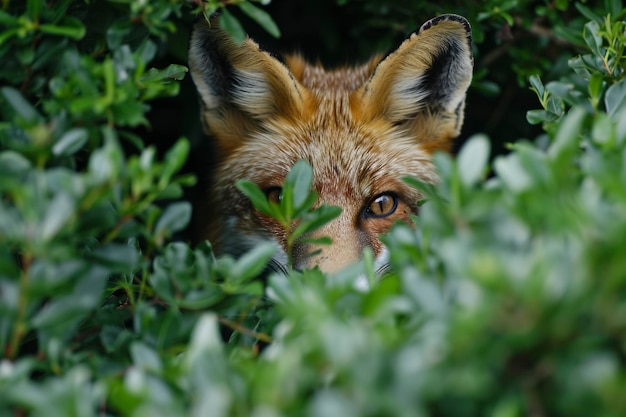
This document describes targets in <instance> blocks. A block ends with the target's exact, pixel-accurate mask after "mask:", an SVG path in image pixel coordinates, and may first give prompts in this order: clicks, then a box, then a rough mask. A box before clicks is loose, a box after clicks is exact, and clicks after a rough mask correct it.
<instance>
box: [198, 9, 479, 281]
mask: <svg viewBox="0 0 626 417" xmlns="http://www.w3.org/2000/svg"><path fill="white" fill-rule="evenodd" d="M189 63H190V69H191V74H192V77H193V80H194V82H195V84H196V87H197V89H198V92H199V95H200V98H201V107H202V110H201V117H202V121H203V126H204V130H205V133H206V134H207V136H208V137H209V138H210V140H211V141H212V145H213V146H212V147H213V149H214V152H215V153H216V155H215V156H214V159H215V161H216V162H215V164H214V165H213V166H212V167H211V168H210V169H209V171H210V172H209V176H210V180H209V181H210V186H209V187H208V189H207V190H206V192H207V196H206V200H205V205H203V206H202V207H199V208H198V210H200V211H201V213H200V215H201V216H202V217H203V219H204V220H205V221H204V222H203V226H202V230H201V231H200V233H201V234H202V238H207V239H209V240H210V241H211V242H212V243H213V245H214V247H215V248H216V250H217V251H218V252H222V253H224V252H226V253H231V254H234V255H238V254H240V253H242V252H245V251H246V250H248V249H249V248H250V247H251V246H253V245H255V244H257V243H259V242H262V241H272V242H275V243H276V245H277V247H278V248H279V251H278V252H279V255H277V256H276V257H275V262H276V264H275V265H274V267H275V268H278V269H283V268H284V267H285V265H286V262H287V259H286V258H287V257H286V255H285V253H286V252H285V250H286V241H287V239H286V236H285V231H284V230H283V229H282V228H281V227H280V225H279V224H278V223H277V222H276V221H274V220H273V219H271V218H269V217H267V216H265V215H263V214H262V213H259V212H258V211H256V210H255V209H254V208H253V206H252V205H251V203H250V202H249V201H248V199H247V198H246V197H245V196H244V195H243V194H242V193H240V192H239V191H238V190H237V189H236V187H235V183H236V182H237V181H238V180H239V179H248V180H251V181H253V182H255V183H256V184H257V185H258V186H259V187H260V188H261V189H262V190H265V191H266V193H267V194H268V197H269V198H270V199H272V198H274V199H276V198H279V196H280V187H281V184H282V183H283V182H284V179H285V177H286V175H287V173H288V172H289V170H290V168H291V167H292V166H293V165H294V164H295V162H296V161H298V160H300V159H304V160H306V161H308V162H309V163H310V164H311V166H312V167H313V173H314V182H313V188H314V189H315V190H316V191H317V193H318V195H319V202H320V203H326V204H328V205H334V206H339V207H340V208H341V209H342V213H341V215H340V216H339V217H338V218H336V219H335V220H333V221H331V222H330V223H329V224H327V225H326V226H324V227H323V228H321V229H320V230H318V231H317V232H315V235H314V236H311V237H321V236H329V237H330V238H331V239H332V244H331V245H329V246H321V247H313V245H310V244H297V245H296V246H295V247H294V248H293V262H294V267H296V268H305V267H311V266H316V265H317V266H319V267H320V268H321V269H322V270H324V271H327V272H334V271H336V270H338V269H340V268H342V267H344V266H346V265H348V264H350V263H353V262H355V261H357V260H358V259H359V258H360V256H361V253H362V251H363V250H364V248H366V247H369V248H371V250H372V251H373V253H374V254H375V256H376V257H377V261H378V263H379V265H381V266H382V265H384V264H385V258H386V250H385V248H384V246H383V244H382V243H381V241H380V239H379V236H380V235H381V234H384V233H385V232H387V231H388V230H389V228H390V227H391V225H392V224H393V223H394V222H396V221H398V220H401V221H410V215H411V214H417V208H418V207H417V203H418V201H419V200H420V194H419V192H418V191H417V190H415V189H413V188H412V187H409V186H408V185H406V184H405V183H404V182H403V181H402V178H403V177H407V176H411V177H417V178H419V179H421V180H422V181H425V182H434V181H436V180H437V174H436V172H435V170H434V168H433V164H432V163H431V157H432V154H433V152H435V151H439V150H442V151H446V150H449V147H450V146H451V142H452V140H453V139H454V138H455V137H457V136H458V135H459V133H460V129H461V125H462V122H463V109H464V103H465V95H466V91H467V89H468V87H469V85H470V82H471V78H472V64H473V59H472V53H471V29H470V25H469V23H468V21H467V20H466V19H465V18H463V17H461V16H457V15H450V14H448V15H442V16H439V17H436V18H434V19H432V20H429V21H428V22H426V23H424V24H423V25H422V27H421V28H420V29H419V30H418V31H416V32H415V33H413V34H411V35H410V37H409V38H408V39H406V40H405V41H404V42H403V43H402V44H401V45H400V46H399V47H398V49H397V50H395V51H394V52H392V53H391V54H389V55H387V56H386V57H384V56H376V57H374V58H373V59H372V60H370V61H369V62H368V63H366V64H364V65H361V66H357V67H350V68H339V69H334V70H331V71H326V70H324V69H323V68H322V67H321V66H320V65H309V64H307V63H306V62H305V61H304V60H303V59H302V58H301V57H299V56H288V57H286V58H285V59H284V60H283V61H279V60H278V59H276V58H274V57H273V56H271V55H270V54H268V53H267V52H264V51H262V50H260V49H259V46H258V45H257V44H256V43H255V42H253V41H252V40H250V39H247V40H245V41H243V42H242V43H238V42H236V41H235V40H233V39H232V38H231V37H230V36H229V35H228V34H227V33H226V32H225V31H224V30H223V29H221V28H220V27H219V26H218V24H217V19H212V20H211V21H210V22H207V21H200V22H198V23H197V24H196V27H195V28H194V31H193V34H192V38H191V44H190V50H189ZM312 253H314V255H311V254H312Z"/></svg>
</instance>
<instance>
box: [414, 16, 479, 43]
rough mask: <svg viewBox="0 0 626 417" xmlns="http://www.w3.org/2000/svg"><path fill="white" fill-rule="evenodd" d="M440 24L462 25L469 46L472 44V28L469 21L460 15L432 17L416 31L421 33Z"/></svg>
mask: <svg viewBox="0 0 626 417" xmlns="http://www.w3.org/2000/svg"><path fill="white" fill-rule="evenodd" d="M441 22H458V23H460V24H462V25H463V27H464V28H465V32H466V33H467V39H468V42H469V43H470V44H471V42H472V26H471V25H470V23H469V21H468V20H467V19H466V18H464V17H463V16H461V15H458V14H442V15H440V16H437V17H434V18H432V19H430V20H428V21H427V22H425V23H424V24H423V25H422V26H421V27H420V28H419V30H418V31H417V32H418V33H421V32H423V31H425V30H428V29H430V28H432V27H433V26H437V25H438V24H439V23H441Z"/></svg>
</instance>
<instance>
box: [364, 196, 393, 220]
mask: <svg viewBox="0 0 626 417" xmlns="http://www.w3.org/2000/svg"><path fill="white" fill-rule="evenodd" d="M397 208H398V197H397V196H396V195H395V194H393V193H383V194H379V195H377V196H376V197H374V198H373V199H372V200H371V201H370V202H369V204H368V206H367V207H366V208H365V216H366V217H374V218H380V217H387V216H390V215H392V214H393V213H394V212H395V211H396V209H397Z"/></svg>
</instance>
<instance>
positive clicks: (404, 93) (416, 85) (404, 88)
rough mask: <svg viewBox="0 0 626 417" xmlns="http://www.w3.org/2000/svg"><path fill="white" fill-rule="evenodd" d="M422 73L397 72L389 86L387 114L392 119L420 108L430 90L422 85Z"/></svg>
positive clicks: (397, 118) (407, 114) (404, 117)
mask: <svg viewBox="0 0 626 417" xmlns="http://www.w3.org/2000/svg"><path fill="white" fill-rule="evenodd" d="M423 78H424V76H423V75H418V76H417V77H416V76H415V74H414V73H413V74H411V73H410V71H402V72H400V73H399V74H398V76H397V77H396V79H395V80H394V82H393V86H392V88H391V92H390V93H391V100H390V108H389V116H390V117H391V118H392V119H393V120H402V119H406V118H407V117H409V116H411V115H413V114H415V113H417V112H419V111H420V110H422V108H423V107H424V105H425V103H426V101H425V100H426V99H427V98H428V96H429V95H430V90H429V89H427V88H425V86H423Z"/></svg>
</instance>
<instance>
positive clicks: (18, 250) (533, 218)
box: [0, 0, 626, 417]
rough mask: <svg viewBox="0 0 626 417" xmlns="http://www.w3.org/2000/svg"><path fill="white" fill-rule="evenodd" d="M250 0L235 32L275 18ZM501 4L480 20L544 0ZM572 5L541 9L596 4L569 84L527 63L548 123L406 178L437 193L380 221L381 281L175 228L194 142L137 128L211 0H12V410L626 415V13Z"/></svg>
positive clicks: (524, 13) (5, 199) (6, 158)
mask: <svg viewBox="0 0 626 417" xmlns="http://www.w3.org/2000/svg"><path fill="white" fill-rule="evenodd" d="M237 3H238V5H239V6H240V11H241V13H242V14H241V15H239V14H237V13H238V12H237V11H235V13H233V14H230V15H229V14H228V13H227V14H226V16H229V17H227V19H229V18H232V20H231V22H230V24H231V26H232V27H233V30H234V31H237V30H238V29H237V25H238V24H240V23H237V22H240V21H241V20H240V19H241V17H240V16H243V15H247V16H251V17H252V18H253V19H255V20H256V21H257V22H259V23H261V25H263V26H264V27H266V28H267V29H269V30H270V31H275V28H274V26H272V23H271V19H269V16H268V15H267V14H265V13H264V12H262V11H261V10H262V9H259V8H258V7H256V6H253V5H252V4H251V3H246V2H237ZM344 3H345V2H344ZM348 3H352V2H348ZM488 3H489V4H485V5H484V9H483V11H482V12H478V11H477V10H475V12H476V13H477V14H476V16H477V17H476V18H475V19H473V22H472V23H473V24H474V27H475V30H477V31H478V33H487V32H488V30H489V28H490V27H491V26H493V25H494V24H495V22H497V21H500V22H501V21H502V19H504V20H505V21H508V20H509V18H510V20H511V22H510V23H511V24H513V25H518V24H521V25H524V23H523V22H524V21H526V20H525V18H527V17H528V16H529V15H531V14H532V13H534V12H533V10H530V9H524V8H523V7H524V6H527V5H529V4H530V2H521V1H520V2H517V1H493V2H488ZM563 3H565V4H563ZM567 3H568V2H559V1H557V2H554V4H553V3H549V4H548V3H546V4H545V11H546V13H547V14H548V15H549V16H550V19H552V21H554V22H556V21H558V18H559V16H560V15H559V11H560V10H565V9H567V11H568V13H570V14H571V13H574V12H576V13H577V12H580V15H579V16H578V17H576V18H575V19H578V20H580V19H585V20H587V21H588V23H586V24H585V25H584V27H581V28H580V30H578V32H576V33H572V31H571V30H569V31H565V30H561V31H559V30H556V31H555V34H556V35H554V36H559V33H561V32H562V33H566V32H567V33H568V36H566V37H564V38H561V39H566V40H567V41H568V42H571V43H572V45H583V46H580V54H578V55H573V56H571V57H570V59H569V62H568V63H569V69H567V70H566V71H564V72H563V73H562V74H561V75H560V76H559V79H558V80H555V81H551V82H546V83H545V85H544V83H543V82H542V81H541V77H539V76H536V75H535V76H532V77H530V80H529V83H530V86H531V88H532V89H533V90H534V91H535V92H536V93H537V96H538V103H539V104H537V107H541V108H540V109H538V110H533V111H531V112H529V113H528V115H527V118H528V121H529V122H530V123H533V124H538V125H540V126H541V131H542V133H541V135H540V136H539V137H537V138H536V139H533V140H532V141H530V140H520V141H518V142H516V143H515V144H512V145H510V149H509V152H508V153H507V154H506V155H501V156H497V157H496V158H495V159H491V158H490V141H489V140H488V139H487V137H486V136H484V135H476V136H474V137H472V138H470V139H469V140H468V141H467V142H466V144H465V145H464V146H463V148H462V149H461V151H460V152H459V155H458V156H457V158H455V159H452V158H451V157H450V156H447V155H437V157H436V165H437V167H438V170H439V172H440V174H441V177H442V181H441V183H440V184H438V185H436V186H428V185H425V184H420V183H418V182H416V181H414V180H410V179H409V180H408V181H411V182H412V183H413V184H414V185H415V186H416V187H419V188H420V189H422V190H423V191H424V193H425V194H426V195H427V196H428V202H427V203H426V204H425V205H423V206H422V208H421V211H420V216H419V217H418V218H417V219H416V223H417V227H416V228H415V229H411V228H409V227H408V226H406V225H397V227H394V228H393V230H392V231H391V232H390V233H389V235H388V236H386V237H385V242H386V244H387V246H388V247H389V249H390V253H391V264H392V271H391V272H390V273H389V274H387V275H385V276H384V277H377V276H375V275H374V273H373V272H372V270H373V267H372V260H371V257H370V256H368V255H366V256H365V258H364V260H363V261H362V262H361V263H360V264H357V265H355V266H354V267H352V268H349V269H348V270H346V271H343V272H341V273H339V274H336V275H334V276H326V275H324V274H322V273H320V272H319V271H317V270H312V271H303V272H292V273H290V274H289V276H286V277H285V276H270V277H269V278H268V279H267V281H266V282H264V281H261V280H259V279H257V276H258V274H259V273H260V272H261V271H262V269H263V268H264V265H265V262H266V261H267V259H268V258H269V257H270V256H271V249H269V248H267V247H265V246H260V247H258V248H256V249H255V250H253V251H252V252H251V253H249V254H246V255H245V256H243V257H242V258H240V259H238V260H234V259H232V258H229V257H217V258H216V257H215V256H214V254H213V253H212V251H211V246H210V244H209V243H208V242H205V243H202V244H200V245H198V246H197V247H191V246H189V245H188V244H187V243H184V242H183V241H172V236H173V234H174V233H176V232H181V231H183V230H184V228H185V227H186V225H187V223H188V221H189V218H190V216H191V210H192V208H191V205H190V204H189V203H188V202H186V201H185V199H183V198H181V197H182V196H183V189H184V188H185V187H187V186H191V185H192V184H193V183H194V181H195V180H194V176H193V175H190V174H186V173H183V172H182V171H181V169H182V168H183V166H184V164H185V162H186V160H187V158H188V156H189V152H190V143H191V144H192V145H193V141H192V142H190V141H188V140H186V139H179V140H178V141H176V140H175V139H176V138H170V140H171V142H170V147H169V150H167V151H166V152H160V150H158V149H157V148H155V146H154V145H153V144H151V143H150V142H149V140H148V138H149V137H150V135H149V134H148V133H146V132H148V131H147V130H145V129H143V128H142V126H144V125H146V124H147V123H148V122H147V121H148V119H149V117H150V112H149V109H150V105H151V104H153V103H157V101H155V99H157V98H159V97H165V96H175V95H176V94H178V92H179V85H180V83H179V82H178V80H180V79H181V78H182V77H184V75H185V71H186V69H185V68H184V67H183V66H180V65H176V64H171V65H169V66H164V67H162V68H160V69H156V68H152V65H154V64H155V63H157V62H162V60H163V57H164V56H166V52H164V51H167V49H168V45H169V46H171V42H172V39H175V35H174V31H175V29H176V28H178V27H179V24H180V23H181V22H185V21H187V22H188V21H189V20H190V19H191V18H192V16H193V15H194V14H195V13H197V12H200V9H202V7H203V6H202V5H201V4H200V3H198V2H191V3H187V2H182V1H180V2H178V1H170V0H153V1H150V2H146V1H141V0H121V1H120V0H108V1H100V2H83V1H72V0H59V1H53V2H44V1H43V0H27V1H25V2H19V1H13V2H12V1H4V2H3V3H2V10H1V11H0V25H2V31H1V32H0V62H2V65H0V79H1V80H2V84H3V85H4V86H3V87H2V88H1V98H0V114H1V115H2V118H1V122H0V348H1V352H2V359H1V360H0V416H22V415H31V416H46V417H48V416H79V417H88V416H97V415H100V416H103V415H120V416H126V415H128V416H150V417H154V416H177V415H190V416H258V417H260V416H280V415H294V416H304V415H311V416H320V415H321V416H328V417H331V416H351V415H354V416H390V415H397V416H421V415H432V416H448V415H450V416H474V415H490V416H494V417H514V416H522V415H536V416H548V415H562V416H568V417H571V416H588V415H601V416H621V415H624V414H625V413H626V396H624V392H626V367H625V365H626V364H625V362H626V257H625V256H624V253H626V238H625V237H626V168H625V167H626V77H625V69H626V57H625V55H624V45H625V44H626V35H625V29H626V24H625V22H624V18H625V15H626V13H625V12H624V9H623V8H622V7H621V3H619V2H615V1H611V2H607V3H606V5H602V4H600V5H596V6H594V7H591V6H585V5H582V4H578V5H577V6H576V9H575V10H574V11H572V10H573V9H570V8H568V6H567ZM372 4H374V3H373V2H364V3H363V4H362V5H361V6H358V5H354V6H353V7H355V8H358V7H362V11H363V13H366V12H367V11H368V7H373V6H372ZM381 4H382V2H381ZM204 7H205V11H206V12H210V11H211V10H214V9H216V8H219V7H221V3H217V2H215V4H213V3H211V4H209V5H208V6H207V5H205V6H204ZM347 7H350V4H348V6H347ZM472 7H474V6H472ZM537 7H539V6H537ZM542 7H543V6H542ZM229 10H230V9H229ZM535 10H536V9H535ZM602 10H604V11H605V12H606V11H612V14H609V15H606V16H604V15H603V13H605V12H602ZM459 12H461V11H459ZM478 13H483V14H482V15H480V16H479V15H478ZM238 16H239V18H238ZM518 18H519V19H521V23H520V21H519V19H518ZM268 19H269V20H268ZM500 24H502V23H500ZM274 34H276V33H274ZM483 45H484V44H483V43H482V41H481V40H480V39H479V40H478V48H479V49H480V48H482V47H483ZM523 50H524V49H523V48H521V47H517V48H513V49H511V51H512V53H518V52H519V53H521V52H522V51H523ZM568 50H569V49H568ZM520 74H522V72H520ZM552 74H553V73H552ZM483 81H486V80H485V79H483V78H481V77H480V76H479V77H478V82H477V84H476V86H477V87H475V88H479V87H478V86H479V85H480V83H482V82H483ZM483 87H484V84H483ZM474 105H475V104H474ZM175 113H176V111H175V110H173V111H172V114H175ZM296 169H300V170H302V171H301V173H302V172H303V173H304V175H297V176H294V177H298V178H299V181H302V180H303V178H304V180H306V179H307V178H308V177H307V176H310V172H309V171H307V168H306V166H305V165H300V166H299V167H298V168H296ZM289 181H291V179H290V180H289ZM290 185H291V186H294V187H295V189H296V190H301V188H298V187H297V185H298V184H296V183H293V184H287V187H289V186H290ZM242 189H246V190H248V191H247V192H248V193H249V194H250V195H251V196H252V197H254V195H255V194H254V191H253V188H252V187H251V185H250V184H249V183H248V185H246V184H245V183H244V184H243V185H242ZM251 189H252V191H250V190H251ZM302 197H303V196H302V195H300V193H299V192H295V196H294V198H296V199H299V200H300V201H304V200H306V196H304V200H303V199H302ZM257 200H259V201H256V204H257V205H261V206H262V205H263V204H264V202H263V201H262V198H261V199H259V198H257ZM305 202H306V201H305ZM307 209H308V206H306V204H305V206H303V207H302V210H301V211H302V212H307ZM273 210H278V212H277V215H278V216H281V212H280V208H276V207H274V208H273ZM282 214H284V213H282ZM317 215H320V214H319V213H318V214H317ZM317 215H316V214H315V213H313V214H311V213H308V212H307V214H306V216H308V217H307V219H308V220H311V219H315V218H316V217H315V216H317ZM321 215H324V213H322V214H321ZM311 222H312V223H314V222H313V220H311ZM183 236H184V234H183ZM360 275H365V276H366V277H367V278H368V279H369V281H370V284H371V285H370V288H369V289H368V290H363V289H362V288H361V289H359V288H357V287H356V286H355V285H354V283H355V280H356V279H357V277H358V276H360Z"/></svg>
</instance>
